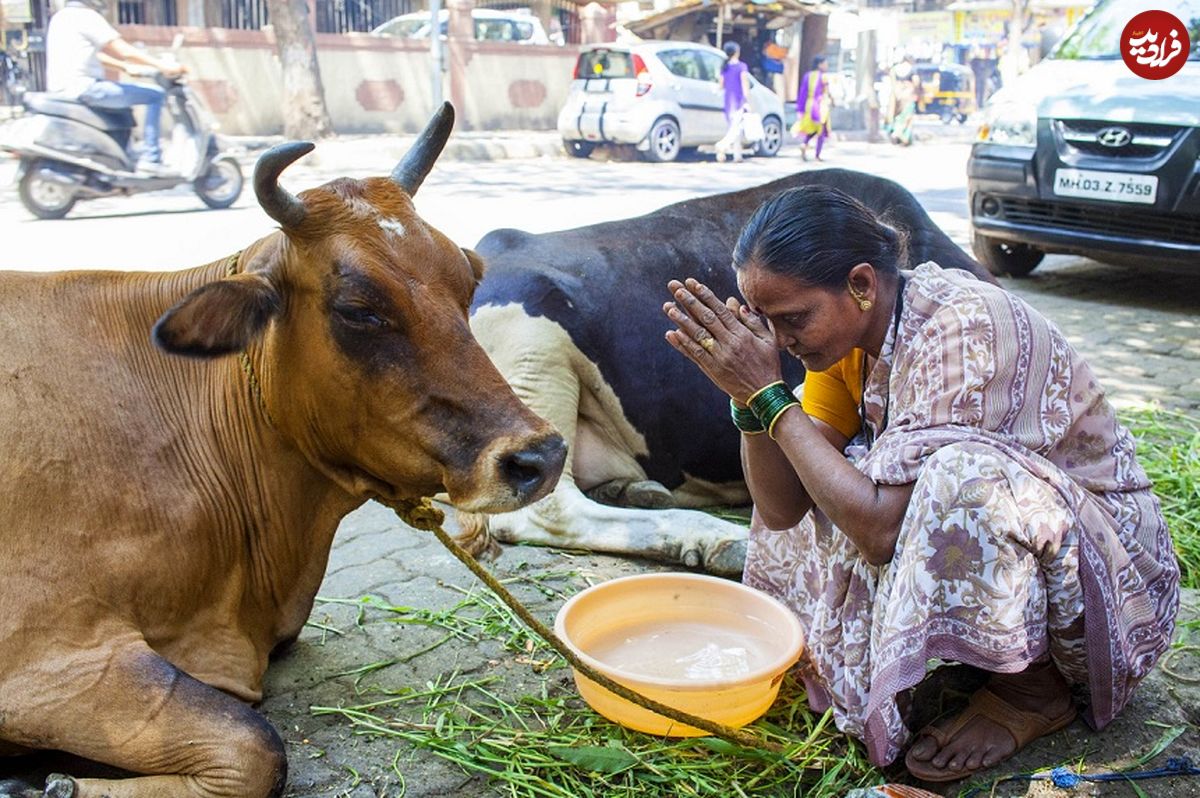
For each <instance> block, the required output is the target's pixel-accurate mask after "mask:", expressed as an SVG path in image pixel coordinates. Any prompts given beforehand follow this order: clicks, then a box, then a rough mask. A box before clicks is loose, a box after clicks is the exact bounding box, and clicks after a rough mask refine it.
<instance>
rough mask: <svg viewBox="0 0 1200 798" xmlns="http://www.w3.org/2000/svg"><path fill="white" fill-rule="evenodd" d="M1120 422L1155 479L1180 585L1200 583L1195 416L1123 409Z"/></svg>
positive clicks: (1199, 429) (1199, 445)
mask: <svg viewBox="0 0 1200 798" xmlns="http://www.w3.org/2000/svg"><path fill="white" fill-rule="evenodd" d="M1121 421H1122V422H1123V423H1124V424H1125V425H1126V426H1128V427H1129V430H1130V431H1131V432H1132V433H1133V435H1134V437H1135V438H1136V439H1137V457H1138V461H1139V462H1140V463H1141V464H1142V467H1143V468H1145V469H1146V474H1147V475H1148V476H1149V477H1150V480H1151V481H1152V482H1153V483H1154V493H1155V495H1157V496H1158V498H1159V501H1160V502H1161V503H1162V509H1163V515H1164V516H1165V517H1166V519H1167V526H1168V527H1169V528H1170V530H1171V537H1172V538H1173V539H1174V541H1175V551H1176V553H1177V554H1178V555H1179V568H1180V572H1181V577H1180V578H1181V582H1182V585H1183V586H1184V587H1193V588H1194V587H1200V419H1197V418H1194V417H1192V416H1188V415H1185V414H1183V413H1178V412H1175V411H1171V410H1162V409H1159V408H1144V409H1138V410H1128V411H1124V412H1122V413H1121Z"/></svg>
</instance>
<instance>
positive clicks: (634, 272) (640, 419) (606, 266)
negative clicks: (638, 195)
mask: <svg viewBox="0 0 1200 798" xmlns="http://www.w3.org/2000/svg"><path fill="white" fill-rule="evenodd" d="M813 184H819V185H827V186H833V187H835V188H838V189H841V190H842V191H844V192H846V193H847V194H850V195H851V196H853V197H855V198H856V199H858V200H859V201H860V202H862V203H863V204H864V205H866V206H867V207H869V208H871V209H872V210H874V211H875V212H877V213H880V214H884V215H885V216H886V218H887V219H889V220H890V221H891V222H892V223H894V224H895V225H896V226H898V227H900V228H902V229H904V230H905V231H907V232H908V234H909V256H910V261H911V263H913V264H914V265H915V264H918V263H921V262H923V261H926V260H934V261H937V262H938V263H939V264H941V265H942V266H944V267H946V268H958V269H965V270H967V271H970V272H972V273H974V274H975V275H976V276H977V277H978V278H979V279H981V280H988V281H990V282H994V279H993V278H992V276H991V275H989V274H988V273H987V270H986V269H984V268H983V267H982V266H980V265H979V264H978V263H976V262H975V261H974V260H972V259H971V258H970V257H968V256H967V255H966V254H965V253H964V252H963V251H962V249H961V248H959V246H958V245H956V244H955V243H954V242H953V241H951V240H950V238H949V237H948V236H947V235H946V234H945V233H944V232H942V230H941V229H940V228H938V226H937V225H936V224H934V222H933V220H932V219H930V218H929V215H928V214H927V213H926V212H925V210H924V208H922V207H921V205H920V203H918V202H917V199H916V197H914V196H913V195H912V194H911V193H909V191H908V190H906V189H905V188H904V187H903V186H900V185H898V184H897V183H893V182H892V181H890V180H885V179H884V178H881V177H876V176H874V175H869V174H864V173H862V172H853V171H849V170H846V169H816V170H808V171H804V172H800V173H798V174H794V175H791V176H789V177H784V178H782V179H780V180H776V181H774V182H772V183H767V184H765V185H761V186H757V187H755V188H750V189H746V190H744V191H736V192H732V193H729V194H719V195H716V196H711V197H702V198H699V199H694V200H688V201H686V202H680V203H677V204H675V205H670V206H667V207H665V208H662V209H661V210H658V211H655V212H654V213H649V214H646V215H645V216H639V217H637V218H633V219H623V220H621V221H616V222H605V223H603V224H596V225H590V226H588V227H580V228H576V229H574V230H562V231H559V232H554V233H543V234H540V235H533V234H530V233H523V232H521V231H519V230H496V231H494V232H491V233H488V234H487V235H486V236H484V237H483V239H482V240H481V241H480V242H479V244H478V245H477V247H476V249H477V250H478V251H479V253H480V254H481V255H483V257H485V258H486V259H487V262H488V275H487V278H486V279H485V280H484V281H483V283H482V284H481V285H480V286H479V290H478V291H477V292H476V293H475V300H474V302H473V303H472V305H471V328H472V329H473V330H474V331H475V335H476V337H478V338H479V341H480V343H481V344H482V345H483V347H484V349H485V350H486V351H487V352H488V354H489V355H490V356H491V357H492V360H493V361H494V362H495V363H496V365H497V367H498V368H499V369H500V372H501V373H502V374H504V376H505V378H507V379H508V381H509V383H510V384H511V385H512V386H513V388H514V389H515V390H516V392H517V395H518V396H520V397H521V399H522V400H524V401H525V402H526V404H528V405H529V406H530V407H531V408H532V409H533V410H534V412H536V413H537V414H538V415H540V416H542V417H543V418H546V419H547V420H549V421H550V422H551V423H552V424H554V426H555V427H556V428H557V429H558V430H559V431H560V432H561V433H562V434H563V435H564V436H565V437H566V438H567V441H568V444H569V446H570V450H571V457H570V460H569V462H568V463H567V467H566V469H565V470H564V471H563V477H562V479H561V480H559V482H558V485H557V486H556V487H555V489H554V492H553V493H552V494H551V495H550V496H548V497H547V498H545V499H543V500H542V501H540V502H538V503H536V504H533V505H530V506H529V507H526V508H524V509H522V510H519V511H517V512H513V513H506V514H504V515H499V516H493V517H491V518H490V519H489V518H488V517H486V516H482V515H479V514H470V513H464V514H460V515H461V520H462V523H463V528H464V529H465V530H467V532H468V536H470V537H473V538H474V540H475V545H476V547H477V548H483V547H484V546H485V545H486V539H487V536H488V534H489V527H490V533H491V534H493V535H494V536H495V537H497V538H499V539H500V540H503V541H508V542H518V541H520V542H527V543H540V544H544V545H549V546H564V547H568V548H578V549H589V550H593V551H608V552H616V553H625V554H636V555H640V556H643V557H652V558H655V559H660V560H666V561H668V562H675V563H683V564H685V565H689V566H696V565H703V566H704V567H705V568H706V569H708V570H709V571H713V572H716V573H725V574H735V573H740V572H741V570H742V563H743V561H744V559H745V540H746V530H745V528H744V527H742V526H739V525H738V524H734V523H730V522H729V521H724V520H722V519H720V518H716V517H714V516H711V515H708V514H706V513H702V512H697V511H696V510H694V509H687V508H696V507H704V506H707V505H714V504H743V503H746V502H748V501H749V494H748V493H747V492H746V487H745V484H744V483H743V482H742V465H741V460H740V458H739V455H738V433H737V431H736V430H735V429H734V427H733V425H732V424H731V423H730V422H729V399H728V397H726V396H724V395H723V394H722V393H721V392H720V391H719V390H717V389H716V388H714V387H713V385H712V383H711V382H709V380H708V378H707V377H705V376H704V375H703V374H701V373H700V371H699V370H698V369H696V368H695V367H694V366H692V364H691V363H689V362H687V360H685V359H684V358H682V357H680V356H679V355H678V353H676V352H675V351H674V350H673V349H672V348H671V347H670V346H669V345H668V344H667V343H666V341H665V340H663V334H664V333H665V332H666V331H667V330H668V329H673V328H674V325H673V324H672V323H671V322H670V320H669V319H667V317H666V316H665V315H663V312H662V305H663V302H664V301H666V300H667V298H668V295H667V287H666V286H667V281H668V280H672V279H683V278H685V277H695V278H696V279H698V280H700V281H702V282H705V283H707V284H708V285H709V286H710V287H711V288H712V289H713V291H714V292H716V293H717V295H718V296H720V297H722V298H723V297H727V296H734V295H736V294H737V283H736V280H735V279H734V273H733V269H732V268H731V267H730V265H729V261H730V253H731V252H732V251H733V245H734V242H735V241H736V240H737V236H738V234H739V233H740V232H741V229H742V226H743V225H745V223H746V221H747V220H748V219H749V218H750V215H751V214H752V213H753V212H754V210H755V209H756V208H758V206H759V205H761V204H762V203H763V202H765V201H766V200H767V199H769V198H771V197H773V196H775V195H776V194H778V193H779V192H781V191H784V190H786V189H789V188H794V187H797V186H804V185H813ZM783 366H784V378H785V379H787V380H788V381H789V383H790V384H792V385H796V384H798V383H799V382H800V381H801V380H802V378H803V371H802V369H801V368H800V366H799V363H798V361H796V360H795V359H794V358H790V357H788V358H784V359H783ZM597 499H600V501H597ZM614 505H621V506H614Z"/></svg>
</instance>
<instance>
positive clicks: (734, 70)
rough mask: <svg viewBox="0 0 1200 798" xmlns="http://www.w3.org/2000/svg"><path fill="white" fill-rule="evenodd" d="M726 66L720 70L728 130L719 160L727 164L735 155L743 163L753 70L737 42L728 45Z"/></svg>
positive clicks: (722, 142)
mask: <svg viewBox="0 0 1200 798" xmlns="http://www.w3.org/2000/svg"><path fill="white" fill-rule="evenodd" d="M724 49H725V56H726V61H725V66H724V68H722V69H721V88H722V90H723V91H724V93H725V122H726V124H727V125H728V126H729V128H728V130H726V131H725V135H724V136H723V137H722V138H721V140H720V141H718V142H717V160H718V161H724V160H725V157H726V156H727V155H729V154H730V153H732V155H733V160H734V161H740V160H742V120H743V118H744V117H745V115H746V111H747V110H749V108H748V103H749V101H750V70H749V69H748V68H747V67H746V64H745V63H744V62H743V61H742V59H741V53H742V48H741V47H739V46H738V44H737V42H725V48H724Z"/></svg>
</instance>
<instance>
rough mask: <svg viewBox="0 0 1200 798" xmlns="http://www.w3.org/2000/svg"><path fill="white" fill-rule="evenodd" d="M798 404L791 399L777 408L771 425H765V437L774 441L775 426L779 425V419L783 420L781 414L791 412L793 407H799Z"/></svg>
mask: <svg viewBox="0 0 1200 798" xmlns="http://www.w3.org/2000/svg"><path fill="white" fill-rule="evenodd" d="M799 406H800V403H799V402H797V401H796V400H795V399H793V400H792V401H791V402H789V403H788V404H786V405H784V406H783V407H781V408H779V412H778V413H776V414H775V418H773V419H771V423H770V424H768V425H767V437H768V438H770V439H771V440H775V425H776V424H778V423H779V419H781V418H783V414H784V413H786V412H787V411H789V410H791V409H792V408H793V407H799Z"/></svg>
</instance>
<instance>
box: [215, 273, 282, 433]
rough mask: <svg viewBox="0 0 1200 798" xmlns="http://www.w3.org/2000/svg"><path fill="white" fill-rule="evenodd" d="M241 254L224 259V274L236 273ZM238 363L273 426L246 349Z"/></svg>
mask: <svg viewBox="0 0 1200 798" xmlns="http://www.w3.org/2000/svg"><path fill="white" fill-rule="evenodd" d="M241 256H242V251H241V250H238V251H237V252H235V253H233V254H232V255H230V256H229V258H228V260H226V261H225V276H226V277H232V276H233V275H235V274H237V266H238V258H240V257H241ZM238 363H240V364H241V365H242V373H244V374H245V375H246V381H247V382H248V383H250V393H251V395H253V396H254V398H255V400H256V401H257V402H258V406H259V409H261V410H262V413H263V416H265V417H266V419H267V423H268V424H270V425H271V426H272V427H274V426H275V421H274V419H272V418H271V412H270V411H269V410H267V403H266V402H265V401H263V395H262V386H261V385H259V383H258V375H256V374H255V373H254V364H253V363H251V362H250V355H248V354H247V353H246V350H244V349H243V350H242V351H241V352H238Z"/></svg>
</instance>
